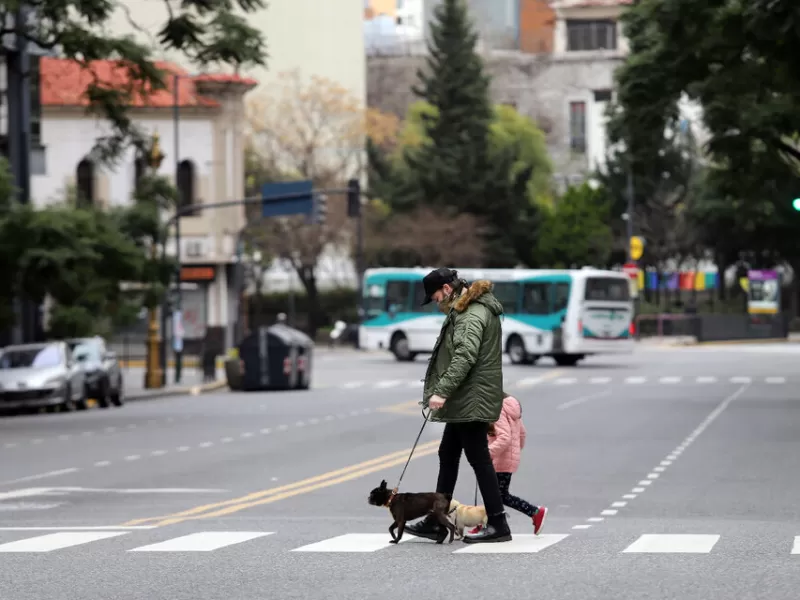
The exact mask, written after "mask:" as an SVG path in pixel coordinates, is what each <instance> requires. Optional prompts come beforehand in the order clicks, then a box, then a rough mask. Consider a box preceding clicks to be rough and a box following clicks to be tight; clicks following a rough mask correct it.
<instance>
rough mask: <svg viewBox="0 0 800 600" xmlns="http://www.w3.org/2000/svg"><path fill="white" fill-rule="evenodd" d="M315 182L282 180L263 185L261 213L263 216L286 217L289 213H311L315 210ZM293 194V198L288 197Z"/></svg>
mask: <svg viewBox="0 0 800 600" xmlns="http://www.w3.org/2000/svg"><path fill="white" fill-rule="evenodd" d="M313 188H314V184H313V183H312V182H311V180H307V181H282V182H280V183H265V184H264V185H262V186H261V197H262V198H263V202H262V204H261V215H262V216H263V217H285V216H288V215H311V213H312V212H313V210H314V195H313ZM289 195H292V196H294V197H293V198H286V196H289Z"/></svg>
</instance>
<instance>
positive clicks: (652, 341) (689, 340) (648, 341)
mask: <svg viewBox="0 0 800 600" xmlns="http://www.w3.org/2000/svg"><path fill="white" fill-rule="evenodd" d="M798 342H800V333H790V334H789V337H788V338H778V339H757V338H756V339H749V340H727V341H719V342H698V341H697V338H695V337H694V336H690V335H676V336H661V337H658V336H652V337H645V338H642V339H640V340H637V343H639V344H641V345H642V346H645V347H677V346H712V345H718V346H722V345H733V344H792V343H798Z"/></svg>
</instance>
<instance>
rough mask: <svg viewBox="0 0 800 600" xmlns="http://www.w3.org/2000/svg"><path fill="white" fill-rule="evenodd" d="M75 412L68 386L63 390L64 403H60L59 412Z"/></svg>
mask: <svg viewBox="0 0 800 600" xmlns="http://www.w3.org/2000/svg"><path fill="white" fill-rule="evenodd" d="M74 410H75V401H74V400H73V399H72V390H71V389H70V387H69V386H67V389H66V390H64V401H63V402H62V403H61V412H73V411H74Z"/></svg>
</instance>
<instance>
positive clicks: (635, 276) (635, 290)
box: [622, 263, 639, 298]
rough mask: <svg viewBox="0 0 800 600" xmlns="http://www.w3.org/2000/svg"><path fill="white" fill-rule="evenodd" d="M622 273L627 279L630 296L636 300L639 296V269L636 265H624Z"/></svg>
mask: <svg viewBox="0 0 800 600" xmlns="http://www.w3.org/2000/svg"><path fill="white" fill-rule="evenodd" d="M622 271H623V272H624V273H625V274H626V275H627V276H628V277H629V280H630V290H631V296H632V297H633V298H637V297H638V296H639V267H638V265H636V263H625V264H624V265H623V266H622Z"/></svg>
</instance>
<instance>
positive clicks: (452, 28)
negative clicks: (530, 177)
mask: <svg viewBox="0 0 800 600" xmlns="http://www.w3.org/2000/svg"><path fill="white" fill-rule="evenodd" d="M477 41H478V35H477V33H476V32H475V30H474V28H473V26H472V23H471V21H470V17H469V13H468V10H467V7H466V4H465V3H464V1H463V0H444V1H443V2H442V3H441V4H440V5H439V6H437V7H436V9H435V11H434V18H433V20H432V22H431V39H430V40H429V41H428V52H429V55H428V58H427V60H426V66H427V68H426V69H425V70H424V71H423V70H420V71H418V73H417V77H418V79H419V85H418V86H416V87H415V88H414V90H413V91H414V93H415V94H416V95H417V96H419V97H421V98H423V99H424V100H426V101H427V102H428V103H429V104H431V106H433V107H434V109H435V113H436V114H434V115H429V116H426V117H425V118H424V119H423V127H424V132H425V137H426V138H427V139H428V140H429V142H428V143H426V144H425V145H424V146H423V147H422V148H419V149H416V150H408V151H406V152H405V156H404V158H405V163H406V165H407V166H408V169H409V171H410V174H411V175H412V179H413V180H414V181H413V183H414V184H415V185H413V187H412V188H411V189H410V190H408V192H410V194H409V195H410V197H409V195H406V194H404V196H406V198H405V200H406V201H407V202H408V203H410V204H412V205H417V204H420V203H425V204H432V205H434V206H452V207H457V208H459V209H461V210H465V211H468V212H472V211H474V210H479V209H480V207H481V206H482V205H483V204H484V203H485V199H484V198H483V192H484V189H485V186H486V183H487V179H488V178H489V177H490V173H491V171H492V167H491V161H490V158H489V124H490V123H491V120H492V106H491V102H490V100H489V77H488V76H487V75H486V74H485V73H484V69H483V61H482V60H481V58H480V56H478V54H477V52H476V51H475V46H476V43H477Z"/></svg>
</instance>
